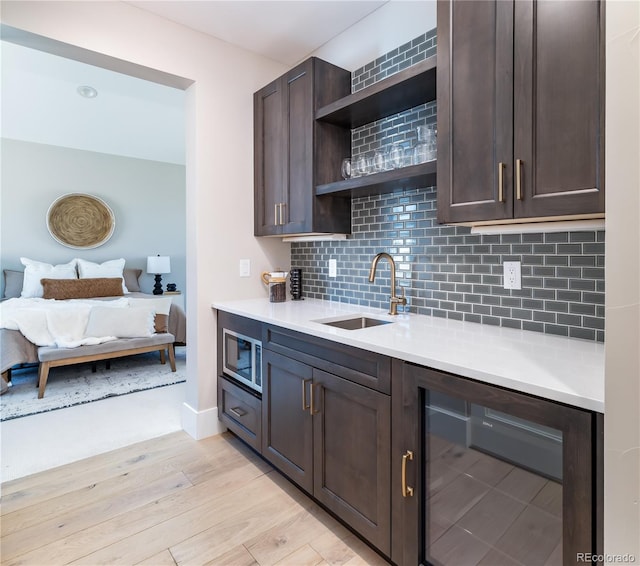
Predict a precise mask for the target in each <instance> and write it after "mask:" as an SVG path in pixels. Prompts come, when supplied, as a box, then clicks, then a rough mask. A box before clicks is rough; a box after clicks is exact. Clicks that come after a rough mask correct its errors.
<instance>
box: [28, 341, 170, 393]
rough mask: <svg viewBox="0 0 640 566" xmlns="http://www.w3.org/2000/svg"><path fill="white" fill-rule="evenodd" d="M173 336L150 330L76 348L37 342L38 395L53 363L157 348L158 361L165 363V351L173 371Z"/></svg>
mask: <svg viewBox="0 0 640 566" xmlns="http://www.w3.org/2000/svg"><path fill="white" fill-rule="evenodd" d="M174 341H175V337H174V336H173V334H169V333H162V334H154V335H153V336H150V337H149V338H119V339H118V340H113V341H111V342H104V343H103V344H95V345H93V346H79V347H78V348H57V347H54V346H40V347H39V348H38V359H39V360H40V368H39V371H38V399H42V398H43V397H44V390H45V387H46V386H47V379H48V378H49V370H50V369H51V368H53V367H59V366H68V365H72V364H80V363H83V362H95V361H98V360H110V359H113V358H121V357H123V356H133V355H134V354H143V353H145V352H155V351H158V352H160V363H161V364H164V363H166V358H165V352H168V353H169V365H170V366H171V371H176V357H175V351H174V348H173V343H174Z"/></svg>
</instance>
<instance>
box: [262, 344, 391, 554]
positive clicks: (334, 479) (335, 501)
mask: <svg viewBox="0 0 640 566" xmlns="http://www.w3.org/2000/svg"><path fill="white" fill-rule="evenodd" d="M263 367H264V368H265V372H264V375H263V378H264V381H263V405H262V406H263V413H262V415H263V423H262V428H263V436H262V438H263V445H262V454H263V456H264V457H265V458H266V459H267V460H269V461H270V462H271V463H272V464H273V465H274V466H276V467H277V468H278V469H280V470H281V471H282V472H283V473H284V474H285V475H287V476H288V477H289V478H291V479H292V480H293V481H294V482H295V483H297V484H298V485H299V486H300V487H302V488H303V489H304V490H305V491H307V492H308V493H310V494H311V495H313V497H315V499H317V500H318V501H319V502H320V503H322V504H323V505H324V506H325V507H326V508H327V509H329V510H330V511H331V512H333V513H334V514H335V515H336V516H338V517H340V518H341V519H343V520H344V521H345V522H346V523H347V524H348V525H349V526H350V527H351V528H352V529H354V530H355V531H357V532H358V533H360V534H361V535H362V536H363V537H364V538H365V539H366V540H367V541H369V542H370V543H371V544H372V545H373V546H375V547H376V548H378V549H379V550H380V551H381V552H382V553H383V554H386V555H387V556H389V554H390V547H391V493H390V474H391V464H390V454H391V406H390V405H391V400H390V397H389V396H388V395H385V394H383V393H380V392H377V391H374V390H372V389H369V388H367V387H364V386H362V385H358V384H356V383H353V382H351V381H349V380H346V379H343V378H341V377H338V376H336V375H333V374H331V373H328V372H325V371H322V370H319V369H317V368H313V367H312V366H310V365H307V364H305V363H302V362H299V361H297V360H293V359H291V358H288V357H287V356H283V355H281V354H278V353H275V352H272V351H270V350H267V349H265V350H263Z"/></svg>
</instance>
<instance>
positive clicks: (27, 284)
mask: <svg viewBox="0 0 640 566" xmlns="http://www.w3.org/2000/svg"><path fill="white" fill-rule="evenodd" d="M20 262H21V263H22V265H24V280H23V282H22V292H21V293H20V296H21V297H25V298H32V297H42V295H43V294H44V289H43V288H42V283H40V280H41V279H45V278H46V279H77V278H78V274H77V272H76V260H75V259H72V260H71V261H70V262H69V263H61V264H59V265H51V264H50V263H43V262H42V261H35V260H33V259H29V258H27V257H21V258H20Z"/></svg>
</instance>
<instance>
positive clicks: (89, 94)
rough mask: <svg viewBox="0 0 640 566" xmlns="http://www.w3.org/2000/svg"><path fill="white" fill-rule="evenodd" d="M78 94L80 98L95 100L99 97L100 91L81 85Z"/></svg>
mask: <svg viewBox="0 0 640 566" xmlns="http://www.w3.org/2000/svg"><path fill="white" fill-rule="evenodd" d="M77 90H78V94H79V95H80V96H84V97H85V98H95V97H96V96H98V91H97V90H96V89H95V88H93V87H92V86H88V85H81V86H79V87H78V89H77Z"/></svg>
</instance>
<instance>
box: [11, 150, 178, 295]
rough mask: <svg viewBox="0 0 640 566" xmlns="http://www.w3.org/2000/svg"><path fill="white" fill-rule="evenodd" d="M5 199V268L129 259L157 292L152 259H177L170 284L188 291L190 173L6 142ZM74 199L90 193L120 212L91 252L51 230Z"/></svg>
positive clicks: (125, 159) (142, 162) (144, 283)
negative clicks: (57, 210) (61, 203)
mask: <svg viewBox="0 0 640 566" xmlns="http://www.w3.org/2000/svg"><path fill="white" fill-rule="evenodd" d="M0 151H1V160H2V192H1V193H0V242H1V244H2V245H1V248H0V250H1V255H0V263H1V264H2V267H3V268H5V269H6V268H8V269H19V270H22V269H23V266H22V265H21V263H20V259H19V258H20V257H21V256H25V257H28V258H31V259H35V260H38V261H46V262H49V263H66V262H67V261H69V260H70V259H72V258H74V257H81V258H83V259H86V260H89V261H95V262H103V261H106V260H109V259H116V258H119V257H123V258H125V259H126V260H127V263H126V267H134V268H135V267H137V268H140V269H142V270H143V273H144V275H143V276H142V277H141V278H140V281H141V285H142V290H143V291H145V292H151V290H152V288H153V283H154V281H153V276H152V275H147V274H146V258H147V256H149V255H156V254H160V255H168V256H170V257H171V274H168V275H165V276H163V283H165V284H166V283H169V282H175V283H176V284H177V285H178V289H182V290H184V289H186V244H185V231H186V216H185V167H184V166H183V165H174V164H171V163H161V162H158V161H149V160H145V159H134V158H130V157H122V156H118V155H109V154H106V153H95V152H92V151H82V150H77V149H69V148H64V147H59V146H53V145H46V144H38V143H30V142H24V141H17V140H10V139H6V138H3V139H2V145H1V147H0ZM67 193H88V194H91V195H95V196H97V197H99V198H101V199H103V200H104V201H105V202H106V203H107V204H108V205H109V206H110V207H111V209H112V210H113V213H114V216H115V219H116V222H115V230H114V233H113V235H112V236H111V238H110V239H109V241H108V242H106V243H105V244H103V245H102V246H100V247H98V248H94V249H90V250H77V249H73V248H68V247H65V246H63V245H62V244H60V243H58V242H57V241H56V240H54V239H53V237H52V236H51V235H50V234H49V232H48V230H47V226H46V216H47V209H48V208H49V205H50V204H51V203H52V202H53V201H54V200H55V199H57V198H58V197H60V196H62V195H64V194H67Z"/></svg>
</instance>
